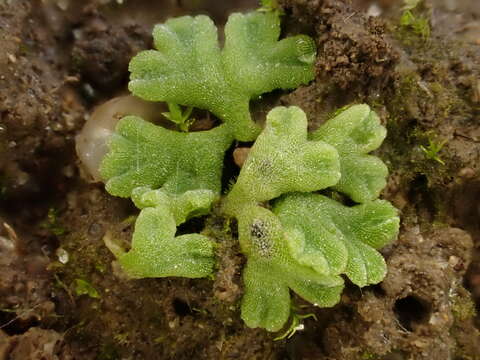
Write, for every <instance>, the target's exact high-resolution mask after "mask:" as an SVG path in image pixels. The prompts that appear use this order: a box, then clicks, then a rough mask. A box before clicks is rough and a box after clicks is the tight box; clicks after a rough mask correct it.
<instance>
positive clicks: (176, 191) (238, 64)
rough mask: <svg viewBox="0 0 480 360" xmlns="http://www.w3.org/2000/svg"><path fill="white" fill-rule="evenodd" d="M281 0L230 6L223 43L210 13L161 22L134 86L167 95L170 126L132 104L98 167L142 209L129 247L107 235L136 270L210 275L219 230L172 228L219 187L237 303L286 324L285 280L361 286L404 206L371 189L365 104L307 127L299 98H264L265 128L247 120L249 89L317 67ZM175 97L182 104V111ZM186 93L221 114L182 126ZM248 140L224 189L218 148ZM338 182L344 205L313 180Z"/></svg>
mask: <svg viewBox="0 0 480 360" xmlns="http://www.w3.org/2000/svg"><path fill="white" fill-rule="evenodd" d="M279 36H280V19H279V14H278V13H276V12H259V11H257V12H252V13H248V14H232V15H231V16H230V17H229V19H228V22H227V24H226V26H225V44H224V46H223V48H221V47H220V46H219V42H218V34H217V30H216V28H215V26H214V25H213V23H212V21H211V20H210V19H209V18H208V17H206V16H197V17H189V16H185V17H180V18H175V19H171V20H168V21H167V22H166V23H165V24H161V25H157V26H156V27H155V29H154V31H153V37H154V46H155V50H147V51H143V52H141V53H139V54H138V55H137V56H135V57H134V58H133V59H132V61H131V63H130V72H131V81H130V83H129V89H130V91H131V92H132V93H133V94H134V95H135V96H137V97H140V98H143V99H145V100H149V101H163V102H166V103H168V106H169V110H170V112H169V113H168V114H166V117H167V118H169V119H170V120H172V121H173V122H175V123H176V124H177V125H178V127H179V128H180V129H181V130H183V131H174V130H169V129H166V128H163V127H161V126H158V125H154V124H153V123H150V122H147V121H145V120H143V119H142V118H141V117H138V116H126V117H124V118H122V119H121V120H120V121H119V122H118V124H117V125H116V129H115V132H114V134H113V135H112V136H111V137H110V139H109V143H108V148H109V150H108V153H107V154H106V155H105V157H104V158H103V161H102V163H101V167H100V173H101V176H102V178H103V180H104V181H105V184H106V190H107V191H108V192H109V193H110V194H112V195H115V196H120V197H129V198H131V199H132V200H133V202H134V204H135V205H136V206H137V207H138V208H139V209H140V214H139V216H138V217H137V219H136V223H135V230H134V234H133V239H132V243H131V248H130V250H128V251H125V250H123V249H121V248H119V247H115V246H111V250H112V251H113V252H114V255H115V256H116V257H117V259H118V262H119V263H120V264H121V266H122V268H123V270H124V271H125V273H126V274H128V275H129V276H131V277H132V278H145V277H167V276H182V277H189V278H200V277H208V276H211V275H212V274H213V270H214V265H215V248H216V242H215V239H211V238H209V237H208V236H205V235H203V234H197V233H192V234H186V235H180V236H176V230H177V227H178V226H179V225H180V224H182V223H184V222H185V221H187V220H188V219H190V218H193V217H196V216H200V215H206V214H208V213H209V212H210V209H211V206H212V203H213V202H215V201H221V204H222V205H221V208H222V211H223V213H224V215H225V216H226V217H234V218H236V219H237V221H238V230H239V242H240V247H241V251H242V253H243V254H244V255H245V256H246V258H247V264H246V266H245V268H244V270H243V282H244V284H245V293H244V295H243V299H242V303H241V316H242V318H243V320H244V321H245V323H246V324H247V325H248V326H249V327H262V328H265V329H267V330H269V331H278V330H280V329H281V328H282V327H283V326H284V325H285V323H286V322H287V320H288V318H289V316H290V314H291V309H292V307H291V298H290V290H292V291H293V292H295V293H297V294H298V295H299V296H300V297H302V298H304V299H305V300H307V301H309V302H311V303H312V304H315V305H318V306H321V307H327V306H333V305H335V304H336V303H338V302H339V299H340V295H341V292H342V289H343V286H344V281H343V277H342V276H346V277H348V278H349V279H350V280H351V281H352V282H353V283H354V284H356V285H358V286H366V285H369V284H376V283H378V282H380V281H381V280H382V279H383V278H384V276H385V273H386V265H385V261H384V259H383V257H382V255H381V254H380V253H379V252H378V250H379V249H380V248H382V247H383V246H385V245H386V244H388V243H390V242H391V241H393V240H394V239H395V238H396V235H397V232H398V228H399V218H398V215H397V211H396V209H395V208H394V207H393V206H392V205H391V204H390V203H388V202H387V201H384V200H378V197H379V194H380V191H381V190H382V189H383V187H384V186H385V184H386V180H385V179H386V177H387V168H386V166H385V164H384V163H383V162H382V161H381V160H380V159H379V158H377V157H375V156H372V155H369V152H371V151H372V150H375V149H376V148H378V147H379V146H380V144H381V143H382V141H383V139H384V138H385V135H386V130H385V128H384V127H383V126H382V125H381V124H380V121H379V118H378V116H377V115H376V114H375V113H374V112H373V111H371V110H370V108H369V107H368V105H353V106H350V107H348V108H345V109H342V111H340V112H339V113H337V114H336V116H334V117H333V118H332V119H330V120H328V121H327V122H326V123H325V124H323V125H322V126H321V127H320V128H319V129H318V130H316V131H314V132H312V133H308V132H307V118H306V116H305V113H304V112H303V111H302V110H301V109H300V108H298V107H294V106H292V107H288V108H286V107H276V108H274V109H273V110H271V111H270V112H269V113H268V115H267V119H266V123H265V126H264V128H263V129H262V128H261V127H260V126H259V125H258V124H256V123H255V122H254V121H252V119H251V116H250V112H249V102H250V100H251V99H255V98H258V97H259V96H260V95H261V94H263V93H266V92H270V91H272V90H274V89H292V88H295V87H297V86H299V85H301V84H306V83H308V82H309V81H311V80H312V79H313V77H314V60H315V56H316V49H315V45H314V42H313V40H312V39H311V38H309V37H308V36H305V35H299V36H294V37H287V38H285V39H282V40H279ZM180 106H187V107H188V108H187V109H186V111H185V112H182V109H181V107H180ZM191 107H196V108H200V109H206V110H208V111H210V112H211V113H213V114H214V115H216V117H218V118H219V119H220V120H221V121H222V122H223V123H222V124H221V125H219V126H217V127H215V128H213V129H211V130H207V131H198V132H188V121H189V120H188V117H189V114H190V112H191ZM235 140H239V141H253V140H255V142H254V144H253V146H252V148H251V149H250V152H249V155H248V157H247V159H246V161H245V163H244V165H243V167H242V169H241V171H240V174H239V176H238V179H237V181H236V183H235V184H234V185H233V186H232V187H231V189H230V191H229V193H228V194H227V195H226V196H223V197H222V196H221V177H222V168H223V160H224V156H225V152H226V150H227V149H228V148H229V147H230V146H231V145H232V143H233V141H235ZM327 188H330V189H331V190H330V191H329V192H324V193H325V194H326V193H335V192H337V193H343V194H345V195H346V196H348V197H350V198H351V200H353V201H354V202H355V203H357V205H355V206H346V205H344V204H342V203H341V202H339V201H337V200H334V199H332V198H330V197H328V196H326V195H325V194H321V193H319V192H318V191H319V190H322V189H327Z"/></svg>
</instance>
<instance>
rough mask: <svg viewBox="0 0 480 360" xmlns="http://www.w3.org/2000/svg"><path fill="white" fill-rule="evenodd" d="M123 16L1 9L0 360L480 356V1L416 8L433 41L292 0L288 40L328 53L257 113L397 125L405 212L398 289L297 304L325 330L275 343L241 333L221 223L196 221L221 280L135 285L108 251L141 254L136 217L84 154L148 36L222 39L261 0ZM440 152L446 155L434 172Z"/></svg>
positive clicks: (105, 8) (327, 5)
mask: <svg viewBox="0 0 480 360" xmlns="http://www.w3.org/2000/svg"><path fill="white" fill-rule="evenodd" d="M120 3H121V2H120ZM120 3H119V2H117V1H113V0H112V1H109V0H90V1H73V0H71V1H69V0H58V1H54V0H45V1H40V0H33V1H27V0H0V48H1V51H0V274H1V275H0V360H7V359H8V360H22V359H46V360H50V359H99V360H110V359H112V360H113V359H248V360H250V359H295V360H296V359H305V360H307V359H328V360H344V359H345V360H350V359H352V360H355V359H359V360H370V359H383V360H402V359H414V360H417V359H419V360H420V359H421V360H423V359H425V360H427V359H428V360H430V359H435V360H448V359H454V360H475V359H480V332H479V328H480V317H479V316H478V315H477V314H478V311H479V310H480V205H479V204H480V5H479V2H478V1H477V0H457V1H451V0H436V1H423V2H422V3H421V4H420V5H419V6H418V7H417V8H416V9H415V15H416V16H418V17H424V18H425V19H427V20H428V24H429V27H430V29H431V33H430V35H429V36H422V35H421V34H419V33H418V32H416V31H415V30H414V29H413V28H409V27H406V26H401V25H400V16H401V13H402V9H401V3H400V2H395V1H391V0H382V1H378V2H376V3H375V4H376V5H377V7H376V8H372V4H373V2H371V1H367V0H362V1H360V0H358V1H355V2H353V3H349V2H347V1H334V0H323V1H322V0H282V1H280V4H281V6H282V7H283V9H284V12H285V16H284V33H285V34H294V33H299V32H302V33H307V34H309V35H311V36H312V37H314V38H315V40H316V42H317V46H318V50H319V55H318V58H317V63H316V68H317V76H316V79H315V81H313V82H312V83H311V84H310V85H309V86H305V87H301V88H299V89H297V90H295V91H294V92H292V93H281V94H280V93H278V94H280V96H277V95H278V94H277V93H275V95H274V96H272V97H267V99H268V100H267V101H268V103H267V102H266V105H265V104H263V105H262V104H256V106H257V107H259V108H262V109H263V107H265V106H267V105H268V106H270V105H272V104H273V103H280V104H295V105H298V106H300V107H302V108H303V109H304V110H305V111H306V112H307V115H308V116H309V119H310V121H311V123H310V127H311V128H316V127H317V126H318V125H319V124H321V123H322V122H323V121H325V119H326V118H327V117H328V116H329V115H330V114H331V113H332V111H334V110H335V109H336V108H338V107H341V106H343V105H346V104H349V103H351V102H366V103H368V104H370V105H371V106H372V107H373V108H374V109H375V110H376V111H377V112H378V113H379V114H380V116H381V118H382V121H383V122H384V124H385V125H386V126H387V128H388V130H389V132H388V137H387V140H386V141H385V143H384V145H383V146H382V147H381V149H380V150H379V151H378V155H379V156H380V157H382V158H383V159H384V160H385V162H386V163H387V165H388V167H389V169H390V178H389V182H388V187H387V188H386V190H385V191H384V193H383V197H384V198H386V199H388V200H390V201H391V202H393V204H394V205H395V206H396V207H397V208H398V209H400V211H401V217H402V228H401V234H400V237H399V239H398V241H397V242H396V243H395V244H393V245H391V246H390V247H388V248H385V249H384V250H383V253H384V255H385V257H386V259H387V262H388V269H389V273H388V275H387V277H386V279H385V281H383V282H382V283H381V284H380V285H377V286H372V287H367V288H364V289H361V290H360V289H358V288H357V287H355V286H353V285H347V288H346V291H345V293H344V295H343V297H342V301H341V303H340V304H338V305H337V306H335V307H334V308H332V309H318V308H315V307H313V306H310V305H309V304H307V303H305V302H303V301H302V300H301V299H299V298H297V299H296V301H297V302H298V304H301V305H305V307H304V308H303V307H302V311H304V312H305V313H314V314H315V315H316V316H317V318H318V320H314V319H312V318H309V319H306V320H305V321H304V325H305V330H304V331H299V332H297V333H296V334H295V335H294V336H293V337H292V338H290V339H287V340H281V341H274V340H273V339H274V338H275V337H276V336H277V335H278V334H270V333H268V332H266V331H264V330H260V329H249V328H248V327H246V326H245V325H244V324H243V322H242V321H241V319H240V315H239V299H240V298H241V294H242V291H243V289H242V282H241V276H240V274H241V269H242V266H243V263H244V259H243V257H242V256H241V255H240V253H239V250H238V245H237V241H236V234H235V226H234V224H230V227H228V226H227V225H228V224H225V220H224V219H223V218H222V217H221V216H220V215H214V216H212V217H210V218H208V219H206V220H205V219H200V220H199V221H197V222H196V223H192V224H190V225H191V226H193V227H195V228H196V229H199V230H202V229H203V231H204V233H205V234H208V235H209V236H211V237H212V238H214V239H216V241H217V242H218V243H219V245H220V246H219V250H218V274H217V276H216V277H215V280H209V279H203V280H190V279H179V278H166V279H149V280H127V279H125V278H123V277H122V274H121V272H120V271H119V269H118V268H117V266H116V264H115V262H114V261H113V260H114V258H113V256H112V255H111V253H110V252H109V251H108V249H107V248H106V247H105V245H104V237H105V236H113V237H115V238H120V239H124V240H125V241H127V242H128V241H129V239H130V236H131V232H132V228H131V225H132V220H131V219H132V218H131V216H132V215H136V213H137V211H136V210H135V208H134V207H133V205H131V203H130V201H127V200H122V199H118V198H113V197H111V196H110V195H108V194H107V193H106V192H105V191H104V190H103V188H102V186H101V185H98V184H91V183H89V181H88V179H87V177H86V176H85V174H83V172H82V171H81V170H80V169H79V166H78V165H79V164H78V160H77V157H76V155H75V151H74V136H75V135H76V133H77V132H78V131H79V130H80V129H81V127H82V126H83V124H84V122H85V120H86V118H87V117H88V116H89V114H90V113H91V112H92V109H93V107H94V106H95V105H97V104H100V103H102V102H103V101H105V100H106V99H109V98H111V97H113V96H116V95H118V94H121V93H124V92H125V91H126V84H127V81H128V71H127V65H128V62H129V60H130V58H131V56H132V55H133V54H135V53H136V52H138V51H139V50H141V49H145V48H149V47H150V46H151V37H150V32H151V28H152V26H153V24H155V23H158V22H162V21H164V20H165V19H167V18H168V17H171V16H179V15H183V14H198V13H207V14H210V15H211V16H212V17H213V18H214V19H215V21H216V22H217V24H218V25H219V26H222V24H223V23H224V22H225V21H226V18H227V16H228V14H229V13H230V12H232V11H235V10H244V9H248V8H254V7H256V1H254V0H244V1H242V0H237V1H235V0H229V1H221V2H220V1H214V0H204V1H199V0H176V1H174V0H163V1H157V2H151V1H146V0H145V1H144V0H136V1H133V0H124V1H123V4H120ZM373 10H379V11H380V12H381V14H380V16H376V17H373V16H368V15H367V14H372V12H373ZM429 141H433V142H436V143H441V142H442V141H446V143H445V145H444V147H443V148H442V150H441V151H440V152H439V153H438V154H437V156H438V158H437V160H435V159H434V158H431V157H430V158H429V157H428V156H426V153H425V152H424V151H423V150H422V146H423V147H425V148H427V147H428V144H429ZM438 160H440V161H438ZM227 229H230V230H228V231H227ZM67 257H68V260H67ZM79 284H84V286H83V288H81V286H80V285H79ZM85 284H87V285H85ZM85 293H86V294H85Z"/></svg>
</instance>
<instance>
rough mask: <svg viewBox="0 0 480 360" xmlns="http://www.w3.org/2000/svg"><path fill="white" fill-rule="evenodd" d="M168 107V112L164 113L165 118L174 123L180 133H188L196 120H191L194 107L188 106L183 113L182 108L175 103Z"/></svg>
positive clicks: (169, 104)
mask: <svg viewBox="0 0 480 360" xmlns="http://www.w3.org/2000/svg"><path fill="white" fill-rule="evenodd" d="M167 105H168V110H169V111H168V112H163V113H162V115H163V116H165V117H166V118H167V119H168V120H170V121H171V122H174V123H175V124H176V125H177V126H178V128H179V129H180V131H183V132H188V128H189V127H190V125H192V124H193V122H194V121H195V119H193V118H192V119H190V115H191V114H192V110H193V107H192V106H187V108H186V109H185V111H184V112H182V108H181V107H180V105H177V104H175V103H171V102H169V103H167Z"/></svg>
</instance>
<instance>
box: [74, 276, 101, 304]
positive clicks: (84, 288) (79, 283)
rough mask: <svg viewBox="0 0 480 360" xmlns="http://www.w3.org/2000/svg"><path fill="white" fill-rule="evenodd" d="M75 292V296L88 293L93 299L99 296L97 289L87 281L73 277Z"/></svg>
mask: <svg viewBox="0 0 480 360" xmlns="http://www.w3.org/2000/svg"><path fill="white" fill-rule="evenodd" d="M75 293H76V294H77V296H81V295H88V296H90V297H91V298H93V299H98V298H100V294H99V293H98V291H97V289H95V288H94V287H93V285H92V284H90V283H89V282H88V281H86V280H83V279H75Z"/></svg>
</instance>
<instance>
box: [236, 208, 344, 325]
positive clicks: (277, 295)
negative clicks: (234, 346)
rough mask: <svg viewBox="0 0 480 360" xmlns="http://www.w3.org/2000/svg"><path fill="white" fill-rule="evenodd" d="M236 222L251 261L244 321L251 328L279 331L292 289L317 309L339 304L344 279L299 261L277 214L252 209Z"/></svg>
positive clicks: (247, 270) (244, 211) (246, 274)
mask: <svg viewBox="0 0 480 360" xmlns="http://www.w3.org/2000/svg"><path fill="white" fill-rule="evenodd" d="M237 218H238V221H239V238H240V245H241V248H242V252H243V253H244V254H245V255H246V256H247V258H248V262H247V265H246V268H245V270H244V277H243V281H244V284H245V295H244V297H243V299H242V319H244V321H245V322H246V324H247V325H248V326H250V327H263V328H265V329H267V330H269V331H278V330H280V328H281V327H282V326H283V325H284V324H285V322H286V321H287V319H288V316H289V314H290V294H289V288H291V289H292V290H294V291H295V292H297V293H298V294H299V295H300V296H302V297H303V298H305V299H306V300H308V301H310V302H312V303H314V304H317V305H318V306H323V307H327V306H333V305H335V304H336V303H337V302H338V301H339V299H340V293H341V291H342V289H343V281H342V279H341V278H340V277H339V276H326V275H324V274H320V273H318V272H317V271H316V270H315V269H314V268H313V267H310V266H304V265H302V264H300V263H299V262H298V261H296V259H294V258H293V257H292V256H291V254H290V253H289V249H288V245H287V243H286V241H285V238H284V234H283V229H282V225H281V223H280V221H279V219H278V218H277V217H276V216H275V214H273V213H272V212H271V211H269V210H268V209H265V208H262V207H260V206H255V205H252V206H251V207H246V208H244V209H243V211H242V212H240V213H239V214H238V216H237Z"/></svg>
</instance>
